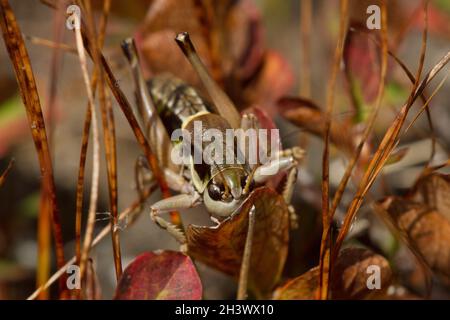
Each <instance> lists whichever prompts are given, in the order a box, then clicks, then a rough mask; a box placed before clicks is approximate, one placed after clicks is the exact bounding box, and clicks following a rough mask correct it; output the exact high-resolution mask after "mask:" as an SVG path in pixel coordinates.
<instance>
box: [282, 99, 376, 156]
mask: <svg viewBox="0 0 450 320" xmlns="http://www.w3.org/2000/svg"><path fill="white" fill-rule="evenodd" d="M277 108H278V111H279V112H280V113H281V115H282V116H283V117H284V118H285V119H286V120H288V121H290V122H291V123H293V124H295V125H296V126H298V127H300V128H302V129H304V130H306V131H307V132H309V133H312V134H314V135H316V136H318V137H320V138H322V137H323V135H324V132H325V123H326V116H325V112H323V111H322V110H321V109H320V108H319V107H318V106H317V105H316V104H315V103H314V102H313V101H311V100H309V99H304V98H297V97H283V98H281V99H279V100H278V102H277ZM352 130H353V131H354V129H353V128H352V127H351V124H350V122H349V121H345V120H342V121H338V120H335V119H333V121H332V123H331V129H330V140H331V142H332V143H333V144H334V145H336V146H337V147H338V148H339V149H341V150H343V151H345V152H347V153H349V154H351V153H353V150H354V147H355V146H356V143H357V141H355V140H354V137H355V134H349V131H350V132H351V131H352ZM355 130H356V129H355ZM354 133H356V132H354ZM363 156H367V155H366V154H365V153H364V150H363Z"/></svg>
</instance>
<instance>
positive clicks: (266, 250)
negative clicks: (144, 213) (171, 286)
mask: <svg viewBox="0 0 450 320" xmlns="http://www.w3.org/2000/svg"><path fill="white" fill-rule="evenodd" d="M252 206H255V209H256V212H255V218H256V219H255V220H256V221H255V227H254V235H253V247H252V254H251V263H250V269H249V279H248V283H249V288H250V289H251V290H252V291H253V292H254V293H255V295H257V296H263V297H264V296H266V295H267V294H269V293H270V292H271V290H272V289H273V287H274V286H275V284H276V283H277V282H278V280H279V278H280V275H281V272H282V270H283V267H284V263H285V261H286V257H287V250H288V241H289V212H288V209H287V206H286V203H285V202H284V200H283V198H282V197H281V196H280V195H279V194H278V193H276V192H275V191H273V190H272V189H269V188H267V187H261V188H258V189H256V190H255V191H253V192H252V193H251V194H250V196H249V198H248V199H247V200H246V201H245V202H244V204H243V205H242V207H241V210H240V211H239V212H238V213H236V214H234V215H233V216H231V217H229V218H227V219H225V220H223V221H222V222H221V223H220V224H219V225H218V226H214V227H204V226H194V225H190V226H189V227H188V229H187V233H186V236H187V240H188V253H189V254H190V256H192V257H193V258H194V259H196V260H198V261H201V262H203V263H205V264H207V265H209V266H211V267H213V268H215V269H218V270H220V271H222V272H225V273H227V274H229V275H231V276H234V277H238V275H239V270H240V266H241V262H242V255H243V252H244V245H245V240H246V235H247V228H248V220H249V219H248V212H249V211H250V209H251V208H252Z"/></svg>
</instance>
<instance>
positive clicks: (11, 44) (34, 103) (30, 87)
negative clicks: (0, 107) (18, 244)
mask: <svg viewBox="0 0 450 320" xmlns="http://www.w3.org/2000/svg"><path fill="white" fill-rule="evenodd" d="M0 9H1V10H0V25H1V29H2V33H3V39H4V41H5V45H6V48H7V50H8V53H9V56H10V59H11V62H12V64H13V66H14V69H15V74H16V78H17V81H18V84H19V88H20V94H21V96H22V100H23V103H24V105H25V109H26V113H27V118H28V122H29V125H30V129H31V134H32V136H33V140H34V143H35V147H36V150H37V153H38V158H39V164H40V169H41V174H42V184H43V187H44V190H45V192H47V195H48V197H49V199H50V200H49V201H50V202H51V217H52V226H53V233H54V238H55V247H56V262H57V266H58V267H59V268H60V267H62V266H63V265H64V263H65V262H64V247H63V239H62V230H61V224H60V217H59V212H58V206H57V202H56V192H55V190H56V187H55V182H54V179H53V168H52V161H51V157H50V153H49V146H48V141H47V134H46V131H45V123H44V118H43V115H42V108H41V105H40V101H39V94H38V91H37V88H36V83H35V80H34V75H33V71H32V68H31V64H30V59H29V56H28V52H27V50H26V47H25V44H24V42H23V38H22V34H21V32H20V29H19V26H18V25H17V22H16V18H15V16H14V13H13V11H12V10H11V7H10V5H9V3H8V1H7V0H1V1H0ZM64 288H65V280H64V277H62V278H61V279H60V290H61V291H63V290H64Z"/></svg>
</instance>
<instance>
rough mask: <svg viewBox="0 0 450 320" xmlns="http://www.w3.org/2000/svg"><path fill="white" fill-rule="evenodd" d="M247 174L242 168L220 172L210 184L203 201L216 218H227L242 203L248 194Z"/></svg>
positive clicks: (226, 169)
mask: <svg viewBox="0 0 450 320" xmlns="http://www.w3.org/2000/svg"><path fill="white" fill-rule="evenodd" d="M247 177H248V175H247V173H246V171H245V170H243V169H242V168H241V167H228V168H225V169H222V170H219V172H217V174H215V175H214V176H213V178H212V179H211V180H210V181H209V182H208V185H207V187H206V190H205V191H204V192H203V200H204V203H205V206H206V208H207V209H208V212H209V213H211V214H212V215H214V216H219V217H227V216H229V215H231V214H232V213H233V212H234V211H235V210H236V209H237V208H238V207H239V206H240V205H241V203H242V201H243V200H244V198H245V196H246V193H245V192H244V190H245V186H246V183H247Z"/></svg>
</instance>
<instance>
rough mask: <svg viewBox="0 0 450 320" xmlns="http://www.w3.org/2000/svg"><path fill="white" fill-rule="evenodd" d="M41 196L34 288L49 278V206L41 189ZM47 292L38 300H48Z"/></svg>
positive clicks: (44, 291)
mask: <svg viewBox="0 0 450 320" xmlns="http://www.w3.org/2000/svg"><path fill="white" fill-rule="evenodd" d="M41 190H42V192H41V196H40V203H39V212H40V214H39V220H38V232H37V241H38V257H37V271H36V288H39V287H40V286H42V285H43V284H44V283H45V282H47V280H48V278H49V276H50V263H51V252H50V251H51V241H50V234H51V225H50V222H51V219H50V217H51V206H50V205H49V204H50V201H49V199H48V197H47V194H46V192H45V191H44V189H43V188H41ZM48 297H49V292H48V290H43V291H42V292H41V293H40V294H39V297H38V298H39V299H40V300H45V299H48Z"/></svg>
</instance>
